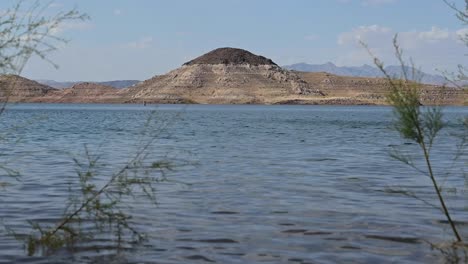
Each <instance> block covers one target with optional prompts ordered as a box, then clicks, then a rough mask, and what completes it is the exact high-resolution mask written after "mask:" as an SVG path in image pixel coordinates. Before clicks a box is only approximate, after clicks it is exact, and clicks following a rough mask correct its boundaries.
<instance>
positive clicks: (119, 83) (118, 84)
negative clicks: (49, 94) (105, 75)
mask: <svg viewBox="0 0 468 264" xmlns="http://www.w3.org/2000/svg"><path fill="white" fill-rule="evenodd" d="M36 82H38V83H41V84H44V85H47V86H50V87H53V88H57V89H64V88H70V87H72V86H73V85H75V84H79V83H84V81H76V82H57V81H54V80H36ZM139 82H140V81H138V80H116V81H105V82H86V83H95V84H99V85H106V86H112V87H114V88H119V89H121V88H127V87H130V86H132V85H134V84H137V83H139Z"/></svg>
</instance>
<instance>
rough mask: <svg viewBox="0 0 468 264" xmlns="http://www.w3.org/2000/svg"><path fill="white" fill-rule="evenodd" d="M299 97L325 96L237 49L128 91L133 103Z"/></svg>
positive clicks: (262, 100) (266, 100)
mask: <svg viewBox="0 0 468 264" xmlns="http://www.w3.org/2000/svg"><path fill="white" fill-rule="evenodd" d="M297 96H299V97H300V96H322V94H321V92H320V91H318V90H317V89H314V88H312V86H311V85H310V84H308V83H307V82H305V81H304V80H302V79H301V78H300V77H299V76H298V75H297V74H295V73H293V72H290V71H287V70H284V69H282V68H281V67H279V66H278V65H276V64H275V63H274V62H273V61H272V60H270V59H267V58H265V57H262V56H257V55H254V54H252V53H250V52H248V51H245V50H241V49H234V48H221V49H216V50H214V51H211V52H209V53H207V54H205V55H203V56H200V57H198V58H196V59H194V60H191V61H189V62H187V63H185V64H184V65H182V67H180V68H178V69H175V70H173V71H171V72H169V73H167V74H165V75H160V76H156V77H154V78H151V79H149V80H146V81H144V82H141V83H139V84H137V85H135V86H134V87H132V88H130V89H128V90H127V97H128V98H129V101H131V102H139V101H147V102H174V101H181V102H196V103H217V104H238V103H240V104H245V103H259V104H262V103H275V102H276V101H279V100H284V99H287V98H289V97H297Z"/></svg>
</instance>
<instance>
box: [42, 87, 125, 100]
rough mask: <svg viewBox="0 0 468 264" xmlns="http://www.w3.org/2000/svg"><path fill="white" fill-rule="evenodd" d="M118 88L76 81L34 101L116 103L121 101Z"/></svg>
mask: <svg viewBox="0 0 468 264" xmlns="http://www.w3.org/2000/svg"><path fill="white" fill-rule="evenodd" d="M118 91H119V90H118V89H117V88H114V87H111V86H106V85H100V84H96V83H88V82H84V83H78V84H75V85H73V86H72V87H70V88H66V89H62V90H55V91H53V92H50V93H48V94H47V96H42V97H38V98H35V99H34V100H33V101H35V102H49V103H117V102H120V101H121V98H120V96H119V95H118Z"/></svg>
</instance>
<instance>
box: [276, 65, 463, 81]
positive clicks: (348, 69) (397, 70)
mask: <svg viewBox="0 0 468 264" xmlns="http://www.w3.org/2000/svg"><path fill="white" fill-rule="evenodd" d="M283 68H284V69H288V70H293V71H301V72H327V73H331V74H335V75H340V76H350V77H379V78H381V77H384V75H383V73H382V72H381V71H380V70H379V69H377V68H376V67H374V66H370V65H367V64H365V65H362V66H341V67H340V66H336V65H335V64H333V63H331V62H328V63H325V64H308V63H296V64H292V65H285V66H283ZM406 70H407V72H410V73H412V72H413V71H414V72H415V75H416V77H418V78H420V79H421V80H420V81H421V82H422V83H425V84H433V85H450V83H448V82H447V80H446V79H445V77H444V76H442V75H438V74H428V73H425V72H422V71H420V70H418V69H412V68H410V67H407V68H406ZM385 71H386V72H387V73H388V74H389V75H390V76H400V75H401V67H400V66H394V65H390V66H386V67H385ZM466 84H468V82H464V83H463V82H460V83H459V85H466Z"/></svg>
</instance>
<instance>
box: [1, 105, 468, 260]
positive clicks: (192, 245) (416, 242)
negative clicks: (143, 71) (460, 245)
mask: <svg viewBox="0 0 468 264" xmlns="http://www.w3.org/2000/svg"><path fill="white" fill-rule="evenodd" d="M444 113H445V119H446V120H447V122H448V124H447V127H446V129H445V130H443V132H442V136H441V137H440V140H439V141H438V143H437V144H436V145H435V146H434V148H433V157H432V158H433V162H434V167H435V173H436V174H437V175H439V177H440V181H441V182H443V183H444V187H447V188H446V189H444V190H446V191H447V192H446V193H445V194H446V195H447V197H448V198H447V199H448V202H449V205H450V209H451V212H452V213H453V217H454V218H455V220H457V221H459V224H458V226H459V228H460V232H461V233H462V236H463V237H464V239H465V240H468V221H467V219H468V209H467V207H468V204H467V201H468V199H467V196H466V188H465V187H464V186H465V184H466V183H465V181H464V179H463V177H462V176H461V175H462V171H461V170H463V169H465V170H466V162H467V160H466V155H465V156H464V157H462V159H461V160H460V161H455V162H453V161H452V158H453V154H454V153H455V150H456V144H457V139H456V138H454V137H452V134H453V133H457V132H461V131H462V129H463V127H462V126H461V125H459V120H460V119H461V118H462V117H464V116H466V115H468V107H447V108H445V110H444ZM0 118H1V124H0V127H1V131H2V132H3V133H4V135H2V139H3V140H2V141H1V145H0V154H1V156H0V158H1V160H0V161H1V162H2V164H7V166H8V167H9V168H12V169H14V170H17V171H19V172H20V173H21V176H20V177H19V178H18V179H17V180H15V179H11V178H9V177H6V175H5V173H4V172H3V171H2V176H1V178H0V179H1V180H0V181H3V182H7V183H9V184H8V185H7V186H6V187H5V188H4V189H3V190H2V192H1V193H0V202H1V206H0V219H2V222H3V224H2V226H6V227H8V228H10V229H12V230H14V231H15V232H16V233H17V234H19V235H23V236H24V235H28V234H30V233H31V226H30V225H29V224H28V221H38V222H40V223H44V224H49V225H53V224H54V223H57V221H58V219H59V217H60V215H61V213H62V212H63V210H64V208H65V205H66V201H67V197H68V195H69V192H68V187H69V185H68V183H69V182H70V181H73V179H74V178H76V177H77V174H76V166H75V164H74V161H73V158H76V159H78V160H79V159H83V158H85V156H84V149H85V146H87V148H88V150H89V151H90V152H91V153H92V154H93V155H94V154H96V155H99V156H100V158H101V159H100V163H101V164H102V166H101V167H100V168H99V170H100V171H99V172H100V174H99V177H102V179H100V180H102V181H104V180H105V179H106V177H110V176H111V175H112V173H113V172H115V171H116V170H118V169H119V168H121V167H122V166H125V164H126V162H127V161H128V160H129V158H130V157H131V156H132V155H134V154H135V152H137V151H138V146H139V144H140V143H141V142H144V141H145V140H147V139H148V133H145V131H146V132H148V131H149V132H150V133H153V132H154V134H153V136H154V137H155V138H156V141H155V142H154V144H153V145H152V147H151V148H150V155H149V156H148V159H151V160H159V159H163V160H168V161H171V162H173V164H174V170H172V171H168V172H167V175H166V178H167V180H168V181H167V182H163V183H158V184H157V192H156V193H157V202H158V203H157V205H152V204H149V203H145V202H144V201H142V200H141V199H139V198H137V201H135V202H131V203H130V206H129V209H128V210H129V211H130V212H131V213H132V215H133V219H132V221H133V222H134V223H135V227H136V228H137V229H138V230H140V231H141V232H144V233H145V234H146V235H147V240H145V241H144V242H142V243H140V244H129V245H127V246H126V247H125V248H124V249H123V250H116V249H115V248H113V247H112V245H113V244H112V241H107V240H100V241H98V242H96V241H89V242H87V243H81V244H80V243H79V244H77V245H76V247H75V249H74V250H67V249H62V250H59V251H57V252H55V253H54V254H52V255H50V256H41V255H36V256H33V257H28V256H27V255H26V251H25V248H24V243H22V242H21V241H18V240H16V239H15V238H14V237H13V236H11V235H9V234H8V232H7V231H5V230H3V231H1V232H0V263H12V262H16V263H63V262H74V263H214V262H216V263H337V262H347V263H349V262H355V263H389V262H395V263H444V262H446V261H447V259H448V257H447V256H445V255H444V254H442V253H441V251H440V250H437V249H432V247H431V243H433V244H441V243H444V242H447V241H450V240H452V239H453V235H452V233H451V230H450V227H449V225H448V224H447V223H446V221H445V218H444V216H443V214H442V213H441V211H439V210H438V209H436V208H433V207H431V206H430V205H428V204H427V203H424V202H422V201H420V200H419V199H422V200H425V201H427V202H430V203H433V204H435V205H438V203H437V202H438V201H437V200H436V199H437V198H436V196H435V195H434V190H433V187H432V185H431V182H430V180H429V178H427V177H425V176H424V175H422V174H420V173H418V172H417V171H415V170H413V169H411V168H409V167H408V166H406V165H404V164H403V163H401V162H399V161H396V160H394V159H392V158H391V157H390V155H389V153H390V151H391V150H392V149H394V148H397V149H400V150H401V151H403V152H409V153H413V154H414V155H415V164H416V165H418V166H419V165H421V168H424V167H423V166H422V165H423V163H422V162H421V159H420V158H421V156H420V152H419V150H418V148H417V146H416V145H413V144H411V143H410V142H408V141H405V140H403V139H401V138H400V137H399V135H398V133H396V132H395V131H394V130H393V129H392V128H391V126H392V111H391V108H389V107H381V106H378V107H377V106H256V105H158V106H155V105H148V106H146V107H144V106H142V105H80V104H76V105H74V104H17V105H11V106H9V108H8V110H7V111H6V112H5V113H4V114H3V115H2V116H1V117H0ZM148 119H150V122H149V124H150V125H146V124H148V122H147V121H148ZM140 145H141V144H140ZM446 172H451V173H452V174H451V175H450V176H446V175H445V174H446ZM449 186H457V187H458V189H457V192H456V193H455V192H454V189H449V188H448V187H449ZM390 189H391V190H407V191H411V192H414V194H416V195H417V196H418V198H419V199H416V198H412V197H408V196H405V195H402V194H399V193H396V192H394V191H389V190H390ZM462 262H463V259H462Z"/></svg>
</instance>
